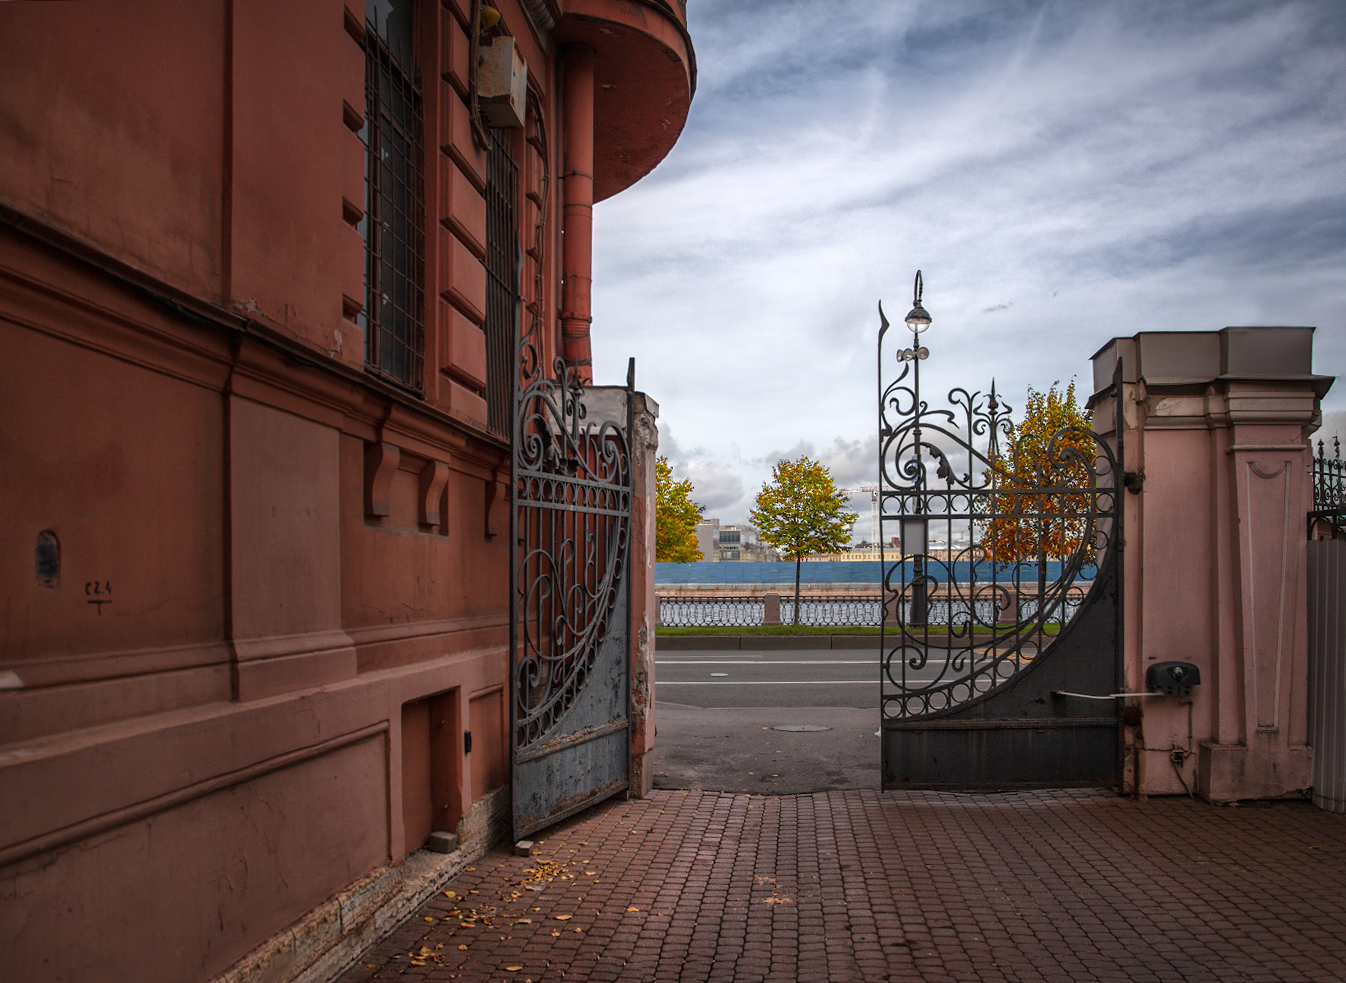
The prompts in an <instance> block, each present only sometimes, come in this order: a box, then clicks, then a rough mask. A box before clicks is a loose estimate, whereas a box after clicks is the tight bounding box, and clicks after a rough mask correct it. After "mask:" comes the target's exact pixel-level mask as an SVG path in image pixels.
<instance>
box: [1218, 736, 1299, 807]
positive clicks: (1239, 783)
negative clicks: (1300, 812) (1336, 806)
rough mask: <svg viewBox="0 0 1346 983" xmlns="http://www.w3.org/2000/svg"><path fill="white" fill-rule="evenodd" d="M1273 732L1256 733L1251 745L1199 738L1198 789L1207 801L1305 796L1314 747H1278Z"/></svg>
mask: <svg viewBox="0 0 1346 983" xmlns="http://www.w3.org/2000/svg"><path fill="white" fill-rule="evenodd" d="M1275 736H1276V735H1255V737H1254V746H1249V745H1247V744H1216V743H1214V742H1212V741H1202V742H1201V746H1200V750H1199V751H1198V756H1197V771H1198V777H1197V793H1198V794H1199V795H1200V796H1201V797H1202V798H1203V799H1205V800H1206V801H1208V802H1238V801H1241V800H1244V799H1286V798H1305V797H1307V796H1308V794H1309V787H1310V785H1311V784H1312V778H1311V774H1312V765H1313V749H1312V748H1310V747H1307V746H1300V747H1284V746H1281V747H1277V746H1275V744H1274V743H1273V742H1274V739H1275ZM1257 744H1262V745H1264V746H1261V747H1258V746H1256V745H1257Z"/></svg>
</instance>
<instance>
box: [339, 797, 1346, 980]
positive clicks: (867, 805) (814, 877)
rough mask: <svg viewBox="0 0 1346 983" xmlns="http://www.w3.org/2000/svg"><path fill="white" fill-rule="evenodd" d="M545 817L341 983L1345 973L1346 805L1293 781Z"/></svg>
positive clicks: (723, 802)
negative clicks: (531, 833) (525, 845)
mask: <svg viewBox="0 0 1346 983" xmlns="http://www.w3.org/2000/svg"><path fill="white" fill-rule="evenodd" d="M544 835H545V837H546V838H545V841H544V842H543V843H542V844H541V847H540V850H539V852H538V854H537V855H536V856H534V857H531V858H519V857H514V856H512V855H511V854H510V852H509V851H507V850H505V849H499V850H496V851H495V852H493V853H491V854H489V855H488V856H487V857H485V858H483V859H482V860H481V862H479V863H478V864H476V866H475V868H469V872H468V873H466V874H464V875H463V876H462V877H461V878H460V879H459V880H458V881H457V882H456V883H454V884H453V885H451V886H450V888H449V890H450V891H452V892H454V894H455V895H456V897H447V896H440V897H438V898H436V899H435V900H434V901H432V902H431V903H430V904H428V905H427V906H426V907H425V908H424V909H423V910H422V911H421V912H420V913H419V914H418V915H417V916H416V917H415V918H413V919H412V920H411V921H410V922H408V923H407V924H406V925H404V926H403V927H402V928H401V929H399V930H398V931H397V932H396V933H394V934H393V935H392V936H391V937H390V938H389V939H388V940H387V942H385V943H384V944H383V945H382V946H380V947H378V948H377V949H376V950H375V951H374V952H372V953H370V954H369V955H368V956H367V957H366V958H365V959H363V960H362V961H361V963H360V965H359V966H358V967H357V968H356V969H354V970H352V971H351V972H349V973H347V974H346V976H345V977H344V978H343V983H363V981H365V980H369V979H393V978H397V977H399V976H402V977H404V978H409V979H426V980H461V981H463V983H478V981H485V980H504V981H509V983H541V981H544V980H545V981H547V983H553V981H559V980H562V979H564V980H566V981H581V980H594V981H613V980H642V981H644V980H655V979H658V980H669V981H672V980H681V981H702V980H723V981H731V980H732V981H755V980H773V981H774V980H781V981H786V980H789V981H793V980H804V981H810V983H812V981H818V983H823V981H848V980H856V981H860V980H863V981H871V980H888V979H892V980H1051V981H1060V983H1069V981H1082V980H1117V981H1121V980H1146V981H1155V983H1161V981H1162V983H1167V981H1171V980H1209V981H1212V983H1216V981H1218V983H1227V981H1233V980H1248V981H1255V980H1257V981H1260V980H1313V981H1323V983H1326V981H1331V980H1337V981H1340V980H1346V817H1341V816H1334V815H1331V814H1329V813H1326V812H1322V811H1320V810H1317V809H1314V808H1313V807H1312V806H1310V805H1308V804H1307V803H1302V802H1293V803H1291V802H1285V803H1276V804H1268V805H1259V806H1251V807H1237V808H1221V807H1216V806H1209V805H1205V804H1203V803H1200V802H1193V801H1190V800H1188V799H1162V800H1160V799H1151V800H1150V801H1149V802H1135V801H1132V800H1129V799H1123V798H1119V797H1117V796H1114V795H1112V794H1111V793H1106V792H1098V791H1056V792H1036V793H1020V794H1008V795H953V794H940V793H920V792H914V793H877V792H872V791H836V792H826V793H815V794H811V795H797V796H780V797H762V796H753V795H730V794H719V793H711V792H695V791H694V792H683V791H672V790H667V791H658V792H655V793H654V795H653V796H652V797H651V798H649V799H646V800H643V801H631V802H624V801H616V802H612V803H609V804H606V805H603V806H599V807H598V808H596V809H594V810H591V811H589V812H587V813H582V814H581V815H579V816H577V817H575V818H574V819H572V820H569V821H567V822H565V823H562V824H560V825H559V826H557V827H554V828H552V829H551V830H549V831H547V832H546V833H545V834H544ZM515 967H518V968H515Z"/></svg>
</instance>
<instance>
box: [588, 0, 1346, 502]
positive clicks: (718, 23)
mask: <svg viewBox="0 0 1346 983" xmlns="http://www.w3.org/2000/svg"><path fill="white" fill-rule="evenodd" d="M689 7H690V9H689V19H690V24H691V30H692V34H693V38H694V40H695V41H696V43H697V46H698V61H699V64H700V67H701V79H700V88H699V91H698V94H697V97H696V100H695V101H694V103H693V107H692V115H691V117H690V119H689V122H688V126H687V129H686V131H685V132H684V134H683V137H682V139H681V141H680V142H679V144H678V146H677V147H675V148H674V150H673V152H672V154H671V155H670V157H669V159H668V160H667V161H666V162H665V163H664V164H662V165H661V166H660V167H659V168H658V169H656V171H655V172H654V173H653V174H652V175H650V176H649V177H647V178H646V179H645V180H644V181H642V182H640V183H639V184H637V185H636V186H635V187H633V188H631V189H629V190H628V191H626V192H624V193H623V194H621V195H619V196H617V197H616V198H614V199H612V200H610V201H608V202H604V203H602V204H600V205H599V206H598V208H597V210H596V214H595V222H596V233H595V236H596V238H595V247H596V259H595V305H596V306H595V323H594V346H595V358H596V367H597V371H598V375H599V377H600V380H602V379H615V378H618V377H620V376H621V375H622V373H623V371H624V368H625V358H626V356H627V355H630V354H634V355H636V357H637V360H638V364H639V369H640V372H639V376H638V378H639V379H640V385H641V388H643V389H646V390H647V391H649V392H650V393H651V394H652V395H653V396H654V397H655V398H656V399H658V400H659V402H660V405H661V408H662V415H663V419H664V421H665V424H670V423H671V424H673V425H674V426H676V427H677V430H678V434H679V436H680V439H681V440H682V442H683V443H685V444H686V445H687V446H688V447H692V448H695V451H693V452H688V453H687V454H686V455H684V457H685V461H683V462H682V463H681V465H680V466H683V467H685V468H687V473H689V474H693V473H695V474H696V475H698V476H699V480H700V481H701V482H704V483H705V493H706V494H707V495H708V496H711V497H712V498H713V499H714V501H716V502H717V508H721V509H723V510H725V512H726V515H725V516H724V518H726V521H731V520H732V519H734V518H739V519H741V518H743V517H744V516H746V512H747V509H748V507H750V504H751V498H752V496H753V495H755V493H756V489H757V487H759V486H760V484H761V482H762V481H763V480H764V479H765V478H766V477H768V476H769V471H770V464H771V463H772V461H773V460H774V459H776V458H775V456H774V455H777V454H784V455H789V456H798V453H797V450H798V449H799V448H803V447H807V448H808V449H809V450H808V453H810V454H814V452H815V450H816V454H814V456H817V457H818V458H819V459H821V460H823V461H824V463H827V464H829V466H830V467H833V469H834V473H835V474H836V476H837V478H838V481H839V482H841V483H842V484H847V485H856V484H868V483H872V480H873V479H872V477H868V478H866V477H865V474H866V472H865V470H864V468H865V467H866V464H865V459H866V454H869V457H870V460H872V459H873V457H874V456H876V447H875V445H874V433H875V417H876V408H875V399H876V394H875V387H874V361H873V359H874V335H875V332H876V330H877V326H878V317H877V312H876V307H875V305H876V302H877V300H878V299H879V298H880V297H882V298H884V302H885V307H886V309H887V311H888V313H889V316H890V318H892V319H893V320H897V319H898V318H900V317H901V315H902V314H903V313H905V310H906V307H907V305H908V303H909V300H910V297H909V291H910V289H911V277H912V274H913V273H914V271H915V269H916V267H917V266H921V267H922V268H923V269H924V271H925V274H926V284H927V289H926V297H925V299H926V304H927V306H928V307H929V309H930V310H931V313H932V314H933V316H934V318H935V323H934V325H933V327H932V329H931V331H930V332H929V333H928V334H927V335H926V338H927V339H928V340H927V341H926V344H927V345H928V347H929V348H930V350H931V357H930V359H929V360H928V362H926V363H923V367H922V373H923V383H924V386H925V387H926V391H927V393H933V394H937V395H941V396H942V394H943V393H944V392H947V391H948V390H949V389H950V388H951V387H953V386H955V385H959V386H964V387H967V388H969V389H983V390H984V389H985V388H986V387H988V386H989V385H990V382H991V379H992V378H995V379H996V380H997V383H998V388H999V389H1000V391H1001V392H1002V393H1006V394H1009V400H1010V402H1011V403H1013V404H1014V405H1015V406H1016V407H1018V406H1020V405H1021V404H1022V394H1023V392H1024V390H1025V388H1026V387H1027V386H1028V385H1030V384H1032V385H1035V386H1038V387H1042V386H1045V385H1048V384H1050V382H1051V381H1052V380H1053V379H1060V380H1062V381H1067V380H1069V379H1070V378H1072V377H1078V379H1079V380H1080V382H1081V383H1082V388H1083V389H1086V390H1087V389H1088V388H1089V385H1088V383H1089V381H1090V380H1091V374H1090V367H1089V362H1088V358H1089V356H1090V355H1091V354H1092V353H1093V352H1094V351H1095V350H1096V349H1097V348H1098V347H1100V346H1101V345H1102V344H1103V343H1104V342H1105V341H1106V340H1107V339H1108V338H1110V337H1113V336H1115V335H1129V334H1132V333H1134V332H1136V331H1138V330H1144V329H1152V328H1177V329H1215V328H1220V327H1223V326H1224V325H1226V324H1258V323H1267V324H1286V323H1290V324H1316V325H1318V326H1319V331H1318V334H1317V338H1316V364H1315V370H1316V371H1318V372H1320V373H1324V374H1335V373H1337V372H1340V371H1342V368H1343V366H1346V331H1343V327H1346V325H1343V323H1342V322H1343V313H1346V190H1344V189H1343V188H1342V185H1341V173H1342V165H1341V161H1342V160H1343V159H1346V127H1343V126H1342V125H1341V120H1342V119H1343V118H1344V117H1346V50H1343V49H1344V48H1346V16H1343V15H1342V14H1341V13H1340V12H1339V8H1337V7H1335V6H1333V5H1311V4H1304V3H1295V2H1283V3H1253V2H1246V3H1220V4H1210V5H1203V4H1198V3H1185V4H1169V3H1159V2H1136V0H1128V2H1120V0H1118V2H1112V3H1098V4H1094V3H1089V4H1085V3H1075V4H1072V3H1055V4H1046V3H1042V4H1032V3H1029V4H1014V5H1011V4H1004V3H1002V2H999V0H986V2H983V3H976V2H953V0H939V2H936V0H929V2H924V3H918V2H898V0H889V2H885V3H880V4H874V3H868V2H860V0H854V2H852V0H838V2H835V3H827V4H821V3H816V2H807V0H794V2H789V0H772V2H770V3H766V2H764V0H763V2H758V3H750V2H744V3H734V4H725V3H722V2H716V0H700V2H698V0H692V2H691V4H690V5H689ZM1341 390H1342V391H1334V392H1332V393H1331V394H1330V395H1329V397H1328V401H1327V405H1328V408H1329V409H1331V408H1334V407H1344V406H1346V386H1342V387H1341ZM932 402H936V400H933V399H932ZM779 448H794V449H796V450H794V451H778V450H773V449H779ZM867 448H872V449H873V450H874V453H872V454H870V453H869V450H867ZM670 458H673V455H672V454H670ZM735 476H736V477H737V478H738V479H739V484H738V486H737V487H736V486H735V485H734V484H733V482H732V481H731V480H729V479H730V478H732V477H735ZM694 480H695V479H694ZM700 490H701V485H698V492H700ZM735 492H737V495H738V498H737V500H731V496H732V495H734V494H735Z"/></svg>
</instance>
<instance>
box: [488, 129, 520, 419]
mask: <svg viewBox="0 0 1346 983" xmlns="http://www.w3.org/2000/svg"><path fill="white" fill-rule="evenodd" d="M490 134H491V136H490V140H491V145H490V148H489V149H488V150H487V153H486V324H485V331H486V417H487V426H489V427H490V429H491V430H492V431H494V432H495V433H498V434H507V433H508V432H509V428H510V410H511V401H512V399H513V390H512V386H511V381H512V380H511V376H510V373H511V371H512V369H513V364H514V344H513V342H514V334H515V331H516V330H517V329H516V327H515V323H514V318H515V312H516V310H517V303H518V295H519V245H518V241H519V239H518V219H517V214H518V212H517V203H518V197H519V169H518V167H517V166H516V165H515V163H514V156H513V154H511V153H510V147H509V132H508V131H507V130H495V129H493V130H491V131H490Z"/></svg>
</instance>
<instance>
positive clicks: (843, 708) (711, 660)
mask: <svg viewBox="0 0 1346 983" xmlns="http://www.w3.org/2000/svg"><path fill="white" fill-rule="evenodd" d="M878 694H879V653H878V648H877V646H876V647H875V649H874V650H873V651H866V650H864V649H853V650H837V651H833V650H830V649H823V650H816V651H786V652H782V651H773V652H753V651H739V652H733V651H730V652H687V651H683V652H669V653H667V654H665V655H656V661H655V725H656V727H657V728H658V733H657V737H656V738H655V749H654V765H655V779H654V784H655V787H656V788H688V789H691V788H698V789H713V790H717V791H735V792H758V793H762V794H792V793H800V792H821V791H827V790H830V789H843V788H878V786H879V739H878V737H877V736H876V735H875V733H874V732H875V731H876V730H878V727H879V711H878V706H879V695H878ZM798 725H806V726H809V727H817V728H826V729H822V730H810V731H780V730H776V729H775V728H776V727H781V726H787V727H789V726H798Z"/></svg>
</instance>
